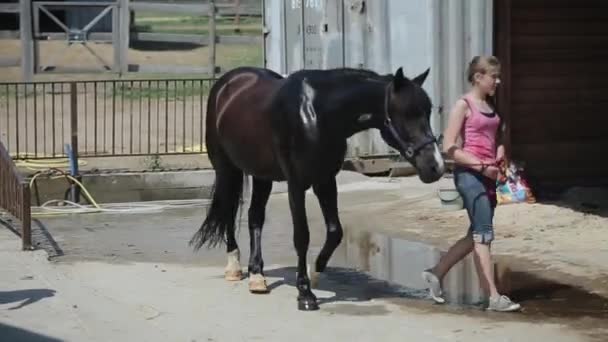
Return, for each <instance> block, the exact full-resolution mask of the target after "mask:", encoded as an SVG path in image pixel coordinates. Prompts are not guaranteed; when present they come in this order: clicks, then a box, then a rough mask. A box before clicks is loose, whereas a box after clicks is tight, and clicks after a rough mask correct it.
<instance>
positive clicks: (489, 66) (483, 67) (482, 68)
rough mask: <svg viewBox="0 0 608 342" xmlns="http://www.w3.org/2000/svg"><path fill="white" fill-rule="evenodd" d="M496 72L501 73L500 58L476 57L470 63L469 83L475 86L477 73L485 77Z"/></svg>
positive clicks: (468, 70)
mask: <svg viewBox="0 0 608 342" xmlns="http://www.w3.org/2000/svg"><path fill="white" fill-rule="evenodd" d="M494 70H496V71H498V72H500V61H499V60H498V58H496V57H494V56H475V57H473V59H472V60H471V62H470V63H469V67H468V69H467V80H468V81H469V83H471V84H473V83H474V79H473V77H474V76H475V74H476V73H481V74H482V75H483V74H485V73H487V72H490V71H494Z"/></svg>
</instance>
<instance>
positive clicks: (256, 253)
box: [248, 178, 272, 293]
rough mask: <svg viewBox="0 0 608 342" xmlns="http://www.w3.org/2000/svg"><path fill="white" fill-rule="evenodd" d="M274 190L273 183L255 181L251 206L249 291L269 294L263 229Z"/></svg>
mask: <svg viewBox="0 0 608 342" xmlns="http://www.w3.org/2000/svg"><path fill="white" fill-rule="evenodd" d="M271 190H272V181H266V180H261V179H256V178H254V179H253V193H252V195H251V205H250V206H249V241H250V242H249V244H250V248H249V251H250V254H249V267H248V270H249V291H250V292H251V293H268V286H267V284H266V279H265V278H264V259H263V258H262V228H263V226H264V221H265V218H266V203H268V197H269V196H270V191H271Z"/></svg>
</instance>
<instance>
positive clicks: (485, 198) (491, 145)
mask: <svg viewBox="0 0 608 342" xmlns="http://www.w3.org/2000/svg"><path fill="white" fill-rule="evenodd" d="M467 74H468V75H467V76H468V81H469V82H470V83H471V85H472V87H471V89H470V90H469V92H468V93H466V94H465V95H464V96H463V97H462V98H461V99H459V100H458V101H457V102H456V104H455V105H454V107H453V109H452V111H451V113H450V118H449V123H448V127H447V129H446V131H445V133H444V145H443V146H444V152H445V153H446V154H447V155H448V156H449V157H450V158H451V159H452V160H454V162H455V164H456V166H455V168H454V183H455V185H456V189H457V190H458V192H459V193H460V196H461V197H462V199H463V202H464V206H465V208H466V210H467V213H468V216H469V220H470V222H471V225H470V227H469V231H468V234H467V235H466V236H465V237H463V238H462V239H460V240H459V241H457V242H456V243H455V244H454V245H453V246H452V247H451V248H450V249H449V250H448V252H447V254H446V255H445V256H444V257H443V258H441V260H440V261H439V263H438V264H437V265H436V266H435V267H433V268H431V269H428V270H426V271H424V272H423V273H422V276H423V278H424V280H425V281H426V282H427V283H428V285H429V289H430V294H431V297H432V298H433V299H434V300H435V301H436V302H437V303H444V302H445V300H444V299H443V298H442V289H441V282H442V280H443V278H444V276H445V275H446V273H448V271H449V270H450V268H452V266H454V264H456V263H457V262H458V261H460V260H461V259H463V258H464V257H465V256H466V255H467V254H469V253H470V252H471V251H473V252H474V260H475V266H476V269H477V275H478V277H479V282H480V285H481V288H482V289H483V290H484V291H485V293H486V294H487V295H488V296H489V304H488V308H487V309H488V310H495V311H515V310H518V309H519V308H520V305H519V304H517V303H514V302H513V301H511V299H509V298H508V297H507V296H504V295H500V294H499V293H498V291H497V290H496V284H495V283H494V277H493V274H492V268H493V265H492V261H491V256H490V244H491V242H492V240H494V229H493V223H492V221H493V218H494V209H495V208H496V179H497V178H498V177H499V174H500V169H499V164H500V163H502V161H503V158H504V153H505V150H504V146H503V145H502V144H500V143H499V142H497V140H498V138H499V137H498V136H499V135H500V134H499V133H502V131H503V129H502V128H503V127H504V125H503V123H502V122H501V121H502V120H501V118H500V116H499V115H498V113H497V112H496V111H495V110H494V107H493V106H492V105H491V104H490V101H489V97H490V96H493V95H494V94H495V92H496V86H497V85H498V83H499V82H500V81H499V78H498V77H499V74H500V63H499V61H498V59H497V58H496V57H493V56H477V57H475V58H473V60H472V61H471V63H470V64H469V67H468V73H467ZM499 127H500V128H501V129H500V132H499ZM459 136H461V138H462V142H463V146H462V148H460V147H458V146H457V145H456V139H457V138H458V137H459Z"/></svg>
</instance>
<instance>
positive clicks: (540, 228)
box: [342, 177, 608, 312]
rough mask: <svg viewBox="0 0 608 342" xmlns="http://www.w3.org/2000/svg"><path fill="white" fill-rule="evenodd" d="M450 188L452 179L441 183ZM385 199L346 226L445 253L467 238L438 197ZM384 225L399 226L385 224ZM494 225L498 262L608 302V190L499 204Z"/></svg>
mask: <svg viewBox="0 0 608 342" xmlns="http://www.w3.org/2000/svg"><path fill="white" fill-rule="evenodd" d="M405 182H406V183H408V182H410V184H409V185H408V186H407V188H412V187H416V186H419V185H417V183H418V181H417V180H416V179H415V178H412V177H410V178H408V179H407V180H406V181H405ZM451 184H452V180H451V179H443V180H442V181H441V182H440V186H450V185H451ZM386 195H387V196H388V197H387V200H386V201H381V202H374V203H366V204H363V205H354V206H349V207H348V208H344V209H342V211H343V212H344V216H345V217H346V219H345V220H344V224H345V225H348V226H350V227H357V228H356V229H361V230H368V231H377V232H384V233H386V234H389V235H392V236H398V237H403V238H406V239H415V240H418V241H425V242H429V243H432V244H433V245H436V246H439V247H441V248H442V249H444V250H445V249H447V248H448V247H449V246H450V245H451V244H452V243H454V242H455V241H457V240H458V239H459V238H461V237H462V236H464V234H465V233H466V230H467V227H468V217H467V214H466V212H465V211H464V210H457V211H453V210H445V209H443V208H442V207H441V204H440V202H439V200H438V199H437V197H435V196H432V197H430V198H429V197H427V198H420V199H414V200H412V199H403V196H404V195H403V194H400V193H399V192H394V191H389V192H388V193H387V194H386ZM385 220H386V221H388V222H394V223H397V224H396V225H392V226H389V225H386V224H382V222H384V221H385ZM399 223H401V224H399ZM494 223H495V232H496V241H495V242H494V243H493V245H492V248H493V251H494V253H495V254H496V255H497V259H498V260H501V261H502V262H503V263H505V264H507V265H512V266H513V267H516V268H525V269H526V270H527V271H529V272H533V273H537V274H538V275H541V276H543V277H545V278H549V279H554V280H556V281H565V280H567V281H569V282H571V283H574V284H576V285H577V286H582V287H583V288H585V289H586V290H588V291H590V292H593V293H597V294H601V295H603V296H605V297H608V263H607V261H608V189H595V188H576V189H572V190H570V191H568V192H566V193H565V194H564V195H563V196H562V198H561V199H560V200H556V201H553V202H547V203H535V204H527V203H525V204H503V205H499V206H498V207H497V209H496V215H495V222H494ZM606 311H607V312H608V308H606Z"/></svg>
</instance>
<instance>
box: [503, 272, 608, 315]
mask: <svg viewBox="0 0 608 342" xmlns="http://www.w3.org/2000/svg"><path fill="white" fill-rule="evenodd" d="M505 276H506V277H507V278H508V281H509V289H508V293H509V295H510V296H511V297H512V298H513V299H514V300H516V301H519V302H521V303H522V306H524V308H525V310H524V314H526V315H530V316H543V317H556V318H582V317H588V318H599V319H608V298H606V297H603V296H600V295H598V294H595V293H590V292H589V291H587V290H585V289H583V288H580V287H577V286H572V285H568V284H562V283H559V282H555V281H551V280H547V279H542V278H540V277H538V276H536V275H534V274H531V273H527V272H517V271H510V270H507V272H506V274H505Z"/></svg>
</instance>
